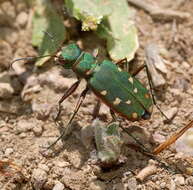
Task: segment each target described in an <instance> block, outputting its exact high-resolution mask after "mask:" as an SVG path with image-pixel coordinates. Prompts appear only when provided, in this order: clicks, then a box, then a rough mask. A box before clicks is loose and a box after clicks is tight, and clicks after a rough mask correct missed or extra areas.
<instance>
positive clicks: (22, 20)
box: [16, 12, 28, 26]
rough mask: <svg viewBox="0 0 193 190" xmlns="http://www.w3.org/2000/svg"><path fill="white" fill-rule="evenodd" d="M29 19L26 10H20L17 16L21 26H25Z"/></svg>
mask: <svg viewBox="0 0 193 190" xmlns="http://www.w3.org/2000/svg"><path fill="white" fill-rule="evenodd" d="M27 20H28V15H27V13H26V12H20V13H19V14H18V16H17V18H16V22H17V23H18V24H19V25H20V26H24V25H25V24H26V23H27Z"/></svg>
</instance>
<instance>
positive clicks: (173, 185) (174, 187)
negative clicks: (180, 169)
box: [169, 179, 176, 190]
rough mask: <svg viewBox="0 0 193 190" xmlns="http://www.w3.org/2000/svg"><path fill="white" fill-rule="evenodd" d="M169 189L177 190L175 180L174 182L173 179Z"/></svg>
mask: <svg viewBox="0 0 193 190" xmlns="http://www.w3.org/2000/svg"><path fill="white" fill-rule="evenodd" d="M169 189H170V190H176V184H175V182H174V180H173V179H171V182H170V187H169Z"/></svg>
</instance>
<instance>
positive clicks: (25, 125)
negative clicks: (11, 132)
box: [15, 120, 34, 134]
mask: <svg viewBox="0 0 193 190" xmlns="http://www.w3.org/2000/svg"><path fill="white" fill-rule="evenodd" d="M33 127H34V123H33V122H30V121H29V120H19V121H18V123H17V125H16V128H15V129H16V133H17V134H20V133H25V132H27V131H30V130H31V129H32V128H33Z"/></svg>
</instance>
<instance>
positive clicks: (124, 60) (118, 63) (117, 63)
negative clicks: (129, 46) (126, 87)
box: [115, 57, 127, 65]
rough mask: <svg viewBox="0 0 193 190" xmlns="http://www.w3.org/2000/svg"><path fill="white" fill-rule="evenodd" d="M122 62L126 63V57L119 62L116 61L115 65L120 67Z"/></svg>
mask: <svg viewBox="0 0 193 190" xmlns="http://www.w3.org/2000/svg"><path fill="white" fill-rule="evenodd" d="M124 62H126V63H127V58H126V57H125V58H123V59H121V60H119V61H117V62H116V63H115V64H116V65H120V64H122V63H124Z"/></svg>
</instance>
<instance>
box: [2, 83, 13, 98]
mask: <svg viewBox="0 0 193 190" xmlns="http://www.w3.org/2000/svg"><path fill="white" fill-rule="evenodd" d="M13 93H14V89H13V88H12V86H11V85H10V84H9V83H0V98H4V99H7V98H11V97H12V95H13Z"/></svg>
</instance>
